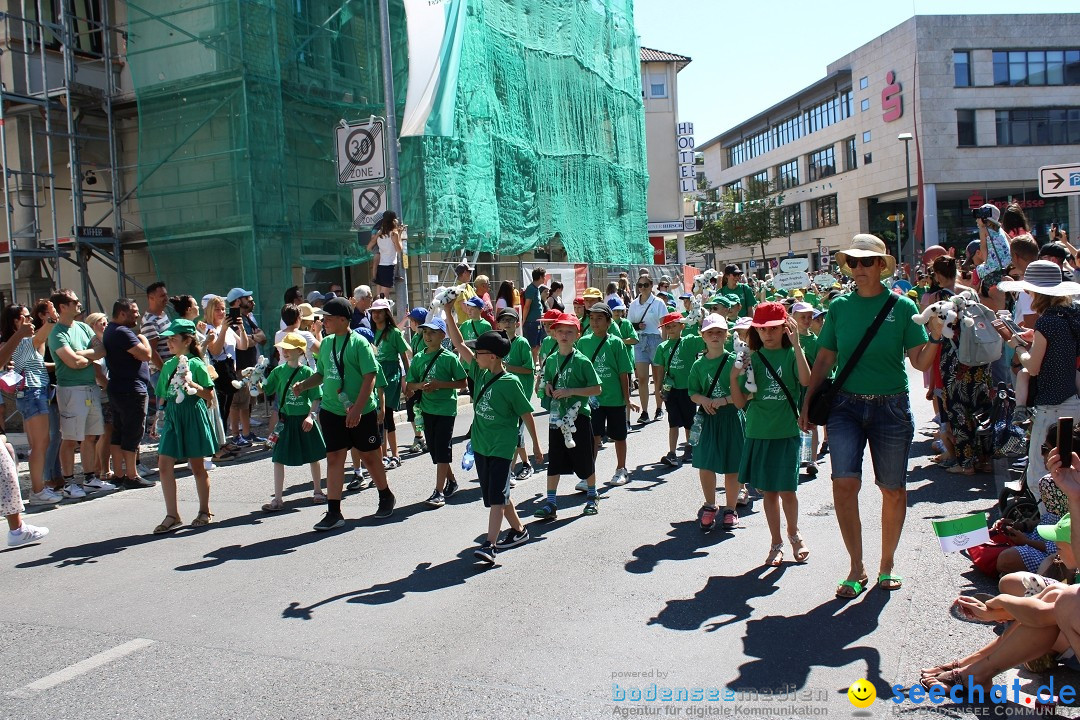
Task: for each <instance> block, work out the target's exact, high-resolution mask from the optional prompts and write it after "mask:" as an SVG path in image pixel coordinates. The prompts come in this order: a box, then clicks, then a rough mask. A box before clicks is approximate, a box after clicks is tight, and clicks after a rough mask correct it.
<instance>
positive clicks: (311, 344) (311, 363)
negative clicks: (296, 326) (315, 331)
mask: <svg viewBox="0 0 1080 720" xmlns="http://www.w3.org/2000/svg"><path fill="white" fill-rule="evenodd" d="M291 332H294V333H296V334H297V335H299V336H300V337H302V338H304V339H305V340H307V350H306V351H305V353H304V355H305V356H306V358H307V364H308V367H310V368H314V367H315V356H314V354H313V351H314V349H315V336H314V335H312V334H311V333H310V332H308V331H307V330H279V331H278V332H277V333H275V334H274V345H277V344H278V343H279V342H281V339H282V338H283V337H285V336H286V335H288V334H289V333H291ZM276 350H277V353H278V360H280V361H281V364H282V365H285V364H286V361H285V351H284V350H282V349H281V348H276Z"/></svg>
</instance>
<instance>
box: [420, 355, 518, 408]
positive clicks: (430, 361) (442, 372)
mask: <svg viewBox="0 0 1080 720" xmlns="http://www.w3.org/2000/svg"><path fill="white" fill-rule="evenodd" d="M429 366H430V368H429ZM464 379H465V368H463V367H462V366H461V361H460V360H458V359H457V355H454V354H453V353H451V352H447V351H446V350H444V349H443V348H438V349H437V350H435V351H434V352H432V351H430V350H428V351H425V352H424V353H423V354H422V355H420V356H419V357H414V358H413V361H412V363H411V364H410V365H409V372H408V373H406V375H405V380H406V381H407V382H412V383H424V382H427V381H429V380H437V381H440V382H453V381H455V380H464ZM457 396H458V393H457V390H455V389H454V388H440V389H439V390H425V391H424V394H423V395H422V396H421V397H420V410H422V411H423V412H426V413H427V414H428V415H449V416H451V417H454V416H456V415H457ZM516 427H517V426H516V425H515V428H516Z"/></svg>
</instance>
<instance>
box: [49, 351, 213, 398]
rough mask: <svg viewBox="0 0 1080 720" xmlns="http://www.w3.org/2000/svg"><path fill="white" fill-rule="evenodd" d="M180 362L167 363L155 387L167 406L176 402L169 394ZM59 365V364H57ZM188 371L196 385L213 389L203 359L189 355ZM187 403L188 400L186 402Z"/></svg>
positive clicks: (155, 391)
mask: <svg viewBox="0 0 1080 720" xmlns="http://www.w3.org/2000/svg"><path fill="white" fill-rule="evenodd" d="M179 362H180V360H179V358H177V357H175V356H174V357H171V358H169V359H168V360H166V361H165V364H164V365H163V366H162V368H161V374H160V375H159V376H158V381H157V385H155V386H154V394H155V395H157V397H158V398H160V399H162V400H164V401H165V404H166V406H168V405H172V404H173V402H174V401H175V400H176V395H175V393H172V392H169V383H170V382H172V378H173V371H175V370H176V365H177V363H179ZM57 365H59V363H57ZM188 370H189V371H190V372H191V380H192V382H194V383H195V384H196V385H201V386H202V387H204V388H208V387H211V386H212V385H213V384H214V381H213V380H211V379H210V373H209V372H208V371H207V369H206V363H204V362H203V360H202V358H200V357H196V356H194V355H188ZM195 397H196V396H194V395H192V396H189V397H188V400H194V399H195ZM185 402H187V400H185Z"/></svg>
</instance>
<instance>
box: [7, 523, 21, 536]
mask: <svg viewBox="0 0 1080 720" xmlns="http://www.w3.org/2000/svg"><path fill="white" fill-rule="evenodd" d="M8 532H9V533H10V534H11V535H22V534H23V526H22V525H20V526H19V527H17V528H15V529H14V530H8Z"/></svg>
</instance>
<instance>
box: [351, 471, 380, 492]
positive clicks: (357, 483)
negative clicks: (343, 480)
mask: <svg viewBox="0 0 1080 720" xmlns="http://www.w3.org/2000/svg"><path fill="white" fill-rule="evenodd" d="M374 483H375V481H374V480H372V479H371V476H370V475H369V476H367V477H364V472H363V471H362V470H359V469H357V470H353V479H352V480H350V481H349V486H348V487H349V490H367V489H368V488H369V487H371V486H372V485H373V484H374Z"/></svg>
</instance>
